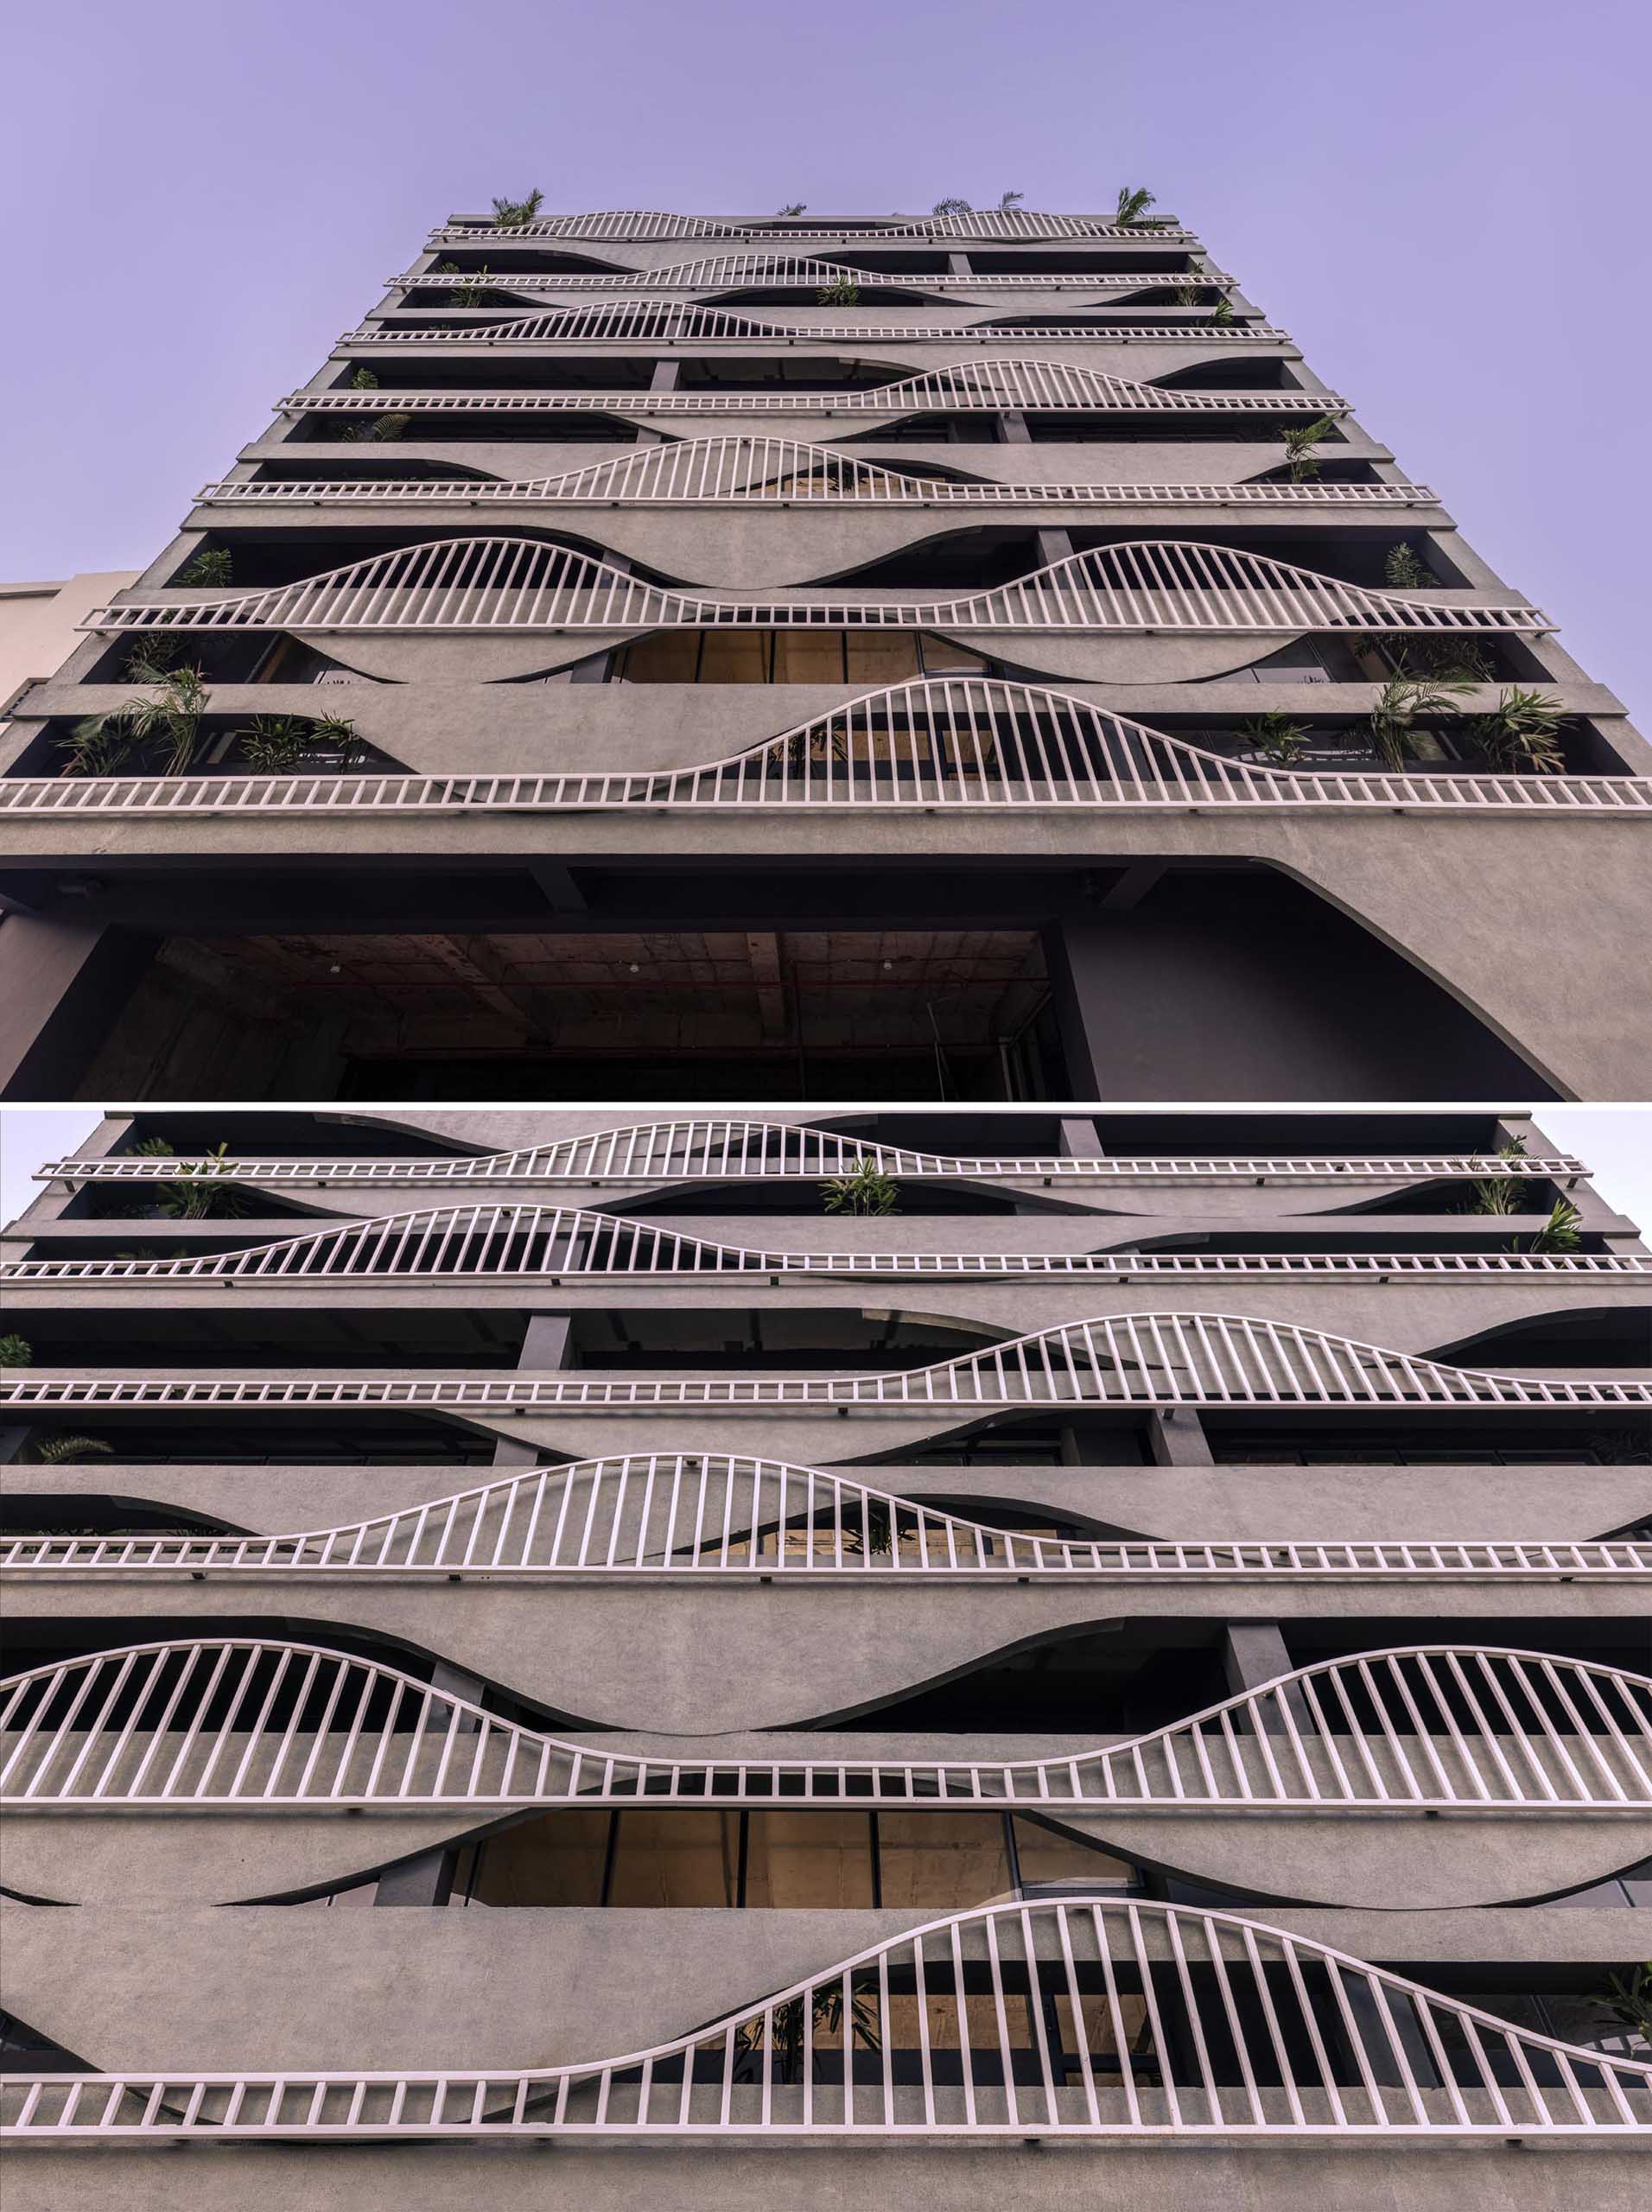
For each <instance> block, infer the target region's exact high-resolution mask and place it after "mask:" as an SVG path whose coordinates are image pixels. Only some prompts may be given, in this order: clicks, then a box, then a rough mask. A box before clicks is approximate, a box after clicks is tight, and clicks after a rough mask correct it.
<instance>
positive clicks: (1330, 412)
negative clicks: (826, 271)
mask: <svg viewBox="0 0 1652 2212" xmlns="http://www.w3.org/2000/svg"><path fill="white" fill-rule="evenodd" d="M1006 408H1011V409H1016V410H1022V409H1025V410H1030V411H1032V412H1033V413H1045V414H1050V413H1061V412H1080V413H1085V414H1130V415H1134V414H1161V415H1247V416H1249V415H1306V416H1309V417H1310V418H1312V419H1317V418H1318V417H1319V416H1343V415H1345V414H1347V412H1348V411H1349V410H1348V402H1347V401H1346V400H1345V399H1339V398H1338V397H1337V396H1336V395H1335V394H1334V393H1332V392H1325V391H1185V390H1184V389H1183V388H1182V387H1181V386H1179V385H1170V386H1166V385H1156V384H1143V383H1141V382H1140V381H1138V380H1136V379H1134V378H1129V377H1115V376H1108V375H1106V374H1105V373H1104V372H1102V370H1100V369H1087V368H1079V367H1075V366H1072V365H1068V364H1066V363H1064V362H1059V361H961V362H957V363H955V364H954V365H952V366H950V367H948V368H944V369H930V370H927V371H925V372H924V373H923V374H922V375H918V376H905V377H892V378H891V379H890V381H889V382H888V383H887V384H884V385H876V386H874V388H873V389H871V390H869V391H809V390H808V389H807V388H806V387H804V388H791V389H788V390H786V391H504V390H494V391H454V390H452V389H451V388H448V387H441V386H438V387H437V388H435V389H434V390H431V391H416V390H412V391H399V390H397V391H384V390H383V389H380V390H378V391H354V390H349V389H346V390H339V391H291V392H289V393H288V394H287V395H286V397H284V398H282V399H278V400H277V401H276V412H277V413H279V414H283V415H378V414H383V413H384V412H386V411H387V410H391V409H394V410H397V412H402V413H410V414H417V415H492V414H511V415H556V414H564V415H569V414H571V415H924V414H944V415H959V414H966V415H967V414H983V413H985V414H1000V413H1001V412H1002V411H1003V410H1005V409H1006Z"/></svg>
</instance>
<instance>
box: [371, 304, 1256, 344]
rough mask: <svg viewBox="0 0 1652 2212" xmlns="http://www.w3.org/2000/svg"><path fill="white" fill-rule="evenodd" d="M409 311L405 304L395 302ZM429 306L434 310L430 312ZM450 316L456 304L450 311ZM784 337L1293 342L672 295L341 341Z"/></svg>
mask: <svg viewBox="0 0 1652 2212" xmlns="http://www.w3.org/2000/svg"><path fill="white" fill-rule="evenodd" d="M392 312H393V313H405V312H408V310H405V309H393V310H392ZM427 312H429V310H427ZM443 312H444V313H447V312H451V310H447V309H444V310H443ZM753 338H758V339H763V338H784V339H787V340H803V341H804V342H805V343H814V342H816V341H819V340H828V341H831V340H840V339H846V340H849V341H850V342H851V343H853V344H855V345H865V344H867V343H874V344H876V343H881V342H884V341H891V342H893V343H895V344H903V345H911V344H913V343H916V342H919V341H921V342H922V343H923V344H924V345H929V344H931V343H933V342H941V343H950V342H951V341H953V340H963V341H964V342H965V343H966V344H969V345H1001V344H1003V343H1004V342H1005V340H1008V339H1017V338H1030V339H1032V340H1037V341H1038V342H1039V343H1041V344H1052V343H1054V342H1055V341H1057V340H1059V341H1060V343H1061V344H1063V345H1064V346H1067V345H1090V344H1092V343H1100V344H1106V345H1115V344H1121V345H1128V344H1130V343H1131V342H1132V341H1133V340H1137V339H1146V340H1150V341H1152V342H1153V343H1156V344H1171V345H1174V344H1185V343H1186V342H1187V341H1188V340H1192V341H1194V342H1195V343H1197V344H1198V345H1201V346H1202V345H1204V342H1205V340H1207V339H1208V340H1211V341H1212V342H1213V343H1214V344H1216V345H1218V346H1229V345H1232V344H1234V343H1236V341H1238V340H1260V341H1261V342H1263V343H1266V344H1268V345H1275V346H1277V345H1286V346H1288V345H1290V344H1291V343H1292V339H1291V334H1290V333H1289V331H1287V330H1281V329H1280V328H1279V327H1277V326H1276V325H1275V324H1274V323H1271V322H1237V321H1235V322H1208V321H1207V322H1191V323H1190V322H1108V323H1081V324H1079V325H1077V327H1073V328H1071V329H1063V328H1058V327H1052V326H1051V324H1049V323H1048V322H982V323H967V322H965V323H961V322H953V323H928V324H925V323H912V322H776V321H773V320H772V319H771V318H770V317H768V316H763V317H761V318H759V317H758V316H756V315H749V314H748V315H736V314H735V313H734V312H733V311H732V310H731V309H730V308H695V307H681V306H677V305H676V304H674V303H673V302H670V301H664V300H643V301H638V302H635V303H634V304H633V303H632V302H629V301H624V300H616V301H613V302H606V301H605V302H602V303H601V304H600V306H597V307H592V308H547V309H546V310H545V311H544V313H543V314H541V315H512V316H511V317H510V318H509V319H508V320H500V319H499V318H497V316H496V319H495V320H494V321H492V322H479V323H444V324H442V325H441V326H439V327H435V328H431V327H429V326H421V327H418V328H416V329H410V328H409V327H406V326H405V325H403V324H398V323H381V322H372V323H361V324H359V325H358V327H356V328H355V329H354V330H347V331H346V332H345V334H344V335H343V336H342V337H341V338H340V340H339V345H340V346H349V347H352V348H353V347H355V346H391V345H395V346H492V345H507V346H509V345H532V346H543V345H567V344H570V343H572V344H583V343H588V342H589V343H595V344H600V345H607V346H611V345H615V344H625V343H627V342H629V341H632V340H637V341H641V342H644V343H647V342H651V341H654V340H664V341H665V342H666V343H668V344H670V343H673V342H675V341H677V340H699V339H705V340H712V341H714V342H715V341H717V340H724V339H733V340H742V341H743V340H747V339H753Z"/></svg>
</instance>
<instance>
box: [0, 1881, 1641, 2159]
mask: <svg viewBox="0 0 1652 2212" xmlns="http://www.w3.org/2000/svg"><path fill="white" fill-rule="evenodd" d="M0 2100H3V2102H0V2121H3V2133H4V2134H5V2136H6V2138H7V2139H9V2140H10V2141H13V2142H15V2143H16V2144H17V2145H19V2146H20V2147H22V2146H26V2145H51V2144H54V2143H60V2142H74V2141H88V2142H117V2143H118V2142H132V2143H139V2142H154V2143H170V2142H188V2141H200V2142H204V2143H209V2144H218V2145H221V2144H229V2143H234V2142H242V2141H249V2142H258V2141H272V2140H273V2141H295V2142H306V2141H316V2142H336V2141H350V2140H360V2141H366V2142H372V2141H398V2140H400V2141H423V2140H451V2139H480V2140H483V2141H490V2140H492V2141H498V2140H500V2139H507V2140H508V2139H523V2140H527V2141H534V2140H547V2139H556V2138H557V2137H559V2136H560V2137H569V2138H588V2137H603V2136H607V2137H616V2138H625V2139H637V2138H648V2137H658V2138H664V2139H668V2140H680V2139H684V2138H695V2137H714V2138H724V2139H727V2138H729V2137H740V2136H753V2137H758V2138H769V2137H773V2138H783V2139H791V2140H797V2139H810V2138H821V2137H824V2138H826V2139H831V2140H835V2141H836V2140H841V2139H844V2138H850V2139H853V2138H855V2137H862V2138H874V2139H875V2138H879V2137H892V2138H897V2139H905V2140H911V2139H922V2138H924V2137H944V2136H958V2137H963V2138H972V2137H985V2138H1003V2137H1013V2139H1017V2140H1020V2141H1026V2140H1036V2139H1042V2138H1045V2137H1055V2138H1075V2137H1076V2138H1081V2139H1082V2138H1090V2139H1097V2138H1099V2139H1125V2140H1139V2141H1147V2142H1172V2141H1175V2140H1178V2139H1193V2140H1200V2141H1206V2140H1213V2139H1220V2140H1224V2141H1229V2142H1239V2143H1244V2142H1252V2141H1255V2142H1259V2143H1268V2144H1272V2143H1276V2142H1280V2141H1288V2140H1293V2139H1327V2140H1332V2139H1344V2138H1348V2139H1361V2140H1363V2141H1366V2142H1369V2143H1372V2144H1375V2143H1379V2142H1395V2141H1414V2140H1419V2139H1433V2138H1439V2139H1490V2138H1495V2139H1502V2140H1503V2141H1508V2140H1509V2139H1517V2140H1519V2141H1521V2142H1524V2141H1526V2140H1527V2139H1528V2138H1533V2139H1539V2140H1541V2139H1545V2138H1548V2137H1556V2138H1563V2139H1566V2140H1567V2141H1568V2142H1569V2143H1573V2144H1576V2145H1583V2144H1585V2143H1587V2142H1588V2141H1590V2140H1591V2139H1598V2140H1600V2141H1601V2142H1602V2143H1603V2144H1617V2143H1622V2142H1625V2141H1628V2140H1630V2139H1642V2138H1643V2137H1644V2136H1645V2135H1646V2133H1647V2131H1648V2130H1649V2129H1652V2064H1649V2063H1648V2062H1647V2060H1646V2059H1644V2058H1639V2057H1635V2056H1629V2055H1628V2054H1627V2052H1626V2051H1623V2050H1605V2049H1603V2048H1600V2047H1598V2046H1595V2045H1591V2044H1566V2043H1561V2042H1560V2041H1559V2040H1558V2039H1557V2038H1555V2037H1551V2036H1543V2035H1539V2034H1538V2033H1536V2032H1535V2031H1533V2030H1532V2029H1529V2028H1526V2027H1522V2026H1516V2025H1515V2024H1512V2023H1510V2022H1509V2020H1507V2019H1504V2018H1500V2017H1499V2016H1498V2015H1497V2014H1496V2013H1495V2012H1486V2011H1484V2010H1483V2009H1481V2008H1480V2007H1478V2006H1476V2005H1467V2004H1465V2003H1464V2002H1462V2001H1461V2000H1460V1999H1457V1998H1452V1997H1443V1996H1441V1995H1440V1994H1439V1992H1438V1991H1435V1990H1433V1989H1429V1988H1427V1987H1426V1986H1423V1985H1422V1984H1420V1983H1419V1982H1416V1981H1412V1980H1406V1979H1404V1978H1403V1977H1401V1975H1399V1974H1394V1973H1391V1972H1389V1971H1388V1970H1387V1969H1386V1968H1384V1967H1375V1966H1368V1965H1366V1964H1365V1963H1364V1962H1363V1961H1360V1960H1358V1959H1356V1958H1352V1957H1350V1955H1348V1954H1347V1953H1346V1952H1344V1951H1337V1950H1333V1949H1332V1948H1331V1946H1330V1945H1329V1944H1325V1943H1320V1942H1314V1941H1313V1940H1312V1938H1310V1937H1307V1936H1295V1935H1291V1934H1288V1933H1287V1932H1286V1931H1285V1930H1283V1929H1277V1928H1271V1927H1269V1926H1268V1924H1267V1923H1265V1922H1261V1921H1258V1920H1253V1919H1249V1918H1242V1917H1240V1916H1238V1915H1237V1914H1235V1913H1231V1912H1210V1911H1205V1910H1198V1909H1196V1908H1194V1907H1192V1906H1190V1905H1162V1904H1141V1903H1138V1902H1137V1901H1136V1900H1135V1899H1134V1898H1130V1899H1125V1898H1120V1897H1091V1898H1084V1899H1071V1900H1058V1899H1039V1900H1035V1901H1029V1902H1027V1903H1020V1902H1012V1903H1002V1904H990V1905H986V1906H982V1907H980V1908H978V1909H977V1910H974V1911H972V1912H960V1913H952V1914H949V1915H947V1916H944V1918H941V1919H938V1920H934V1921H931V1922H928V1923H925V1924H924V1926H922V1927H920V1928H917V1929H912V1930H911V1931H909V1932H905V1933H903V1934H901V1935H899V1936H893V1937H890V1938H886V1940H885V1941H884V1942H880V1943H879V1944H877V1945H875V1946H874V1947H873V1948H870V1949H867V1950H864V1951H861V1952H859V1953H857V1954H856V1955H855V1956H854V1957H853V1958H849V1959H845V1960H844V1961H842V1963H841V1964H840V1965H836V1966H833V1967H830V1968H829V1970H827V1971H826V1972H824V1973H822V1974H816V1975H814V1976H812V1977H811V1978H810V1979H808V1980H804V1981H800V1982H797V1983H795V1984H794V1985H793V1986H791V1987H790V1988H789V1989H785V1990H782V1991H779V1992H777V1993H776V1994H775V1995H774V1996H772V1997H770V1998H767V1999H760V2000H759V2001H757V2002H756V2003H748V2004H747V2005H742V2006H741V2007H740V2008H739V2009H738V2010H737V2011H734V2012H730V2013H728V2014H727V2015H725V2016H724V2017H723V2018H720V2019H717V2020H714V2021H713V2022H711V2023H710V2024H708V2025H707V2026H704V2027H701V2028H697V2029H696V2030H694V2031H692V2032H690V2033H689V2034H688V2035H684V2036H681V2037H676V2038H674V2039H672V2040H670V2041H668V2042H664V2043H660V2044H654V2045H653V2046H651V2048H649V2049H646V2050H633V2051H630V2052H628V2053H626V2055H625V2056H623V2057H619V2058H611V2059H607V2060H602V2061H592V2062H588V2063H574V2064H569V2065H562V2066H555V2067H542V2068H537V2069H532V2070H531V2071H530V2070H521V2071H515V2070H511V2069H495V2070H492V2071H486V2070H484V2071H473V2070H468V2069H463V2068H449V2067H441V2068H435V2069H405V2070H403V2071H401V2072H396V2071H391V2072H365V2073H364V2072H353V2071H350V2070H347V2069H346V2070H334V2071H316V2070H315V2069H305V2068H302V2067H281V2068H277V2069H273V2070H270V2069H265V2070H259V2069H245V2070H242V2071H239V2072H234V2071H232V2072H227V2073H202V2072H195V2071H192V2070H190V2069H183V2070H181V2071H178V2072H173V2073H160V2074H156V2073H146V2072H137V2073H124V2074H90V2075H89V2074H59V2075H29V2074H22V2075H10V2076H8V2077H6V2078H5V2079H4V2081H3V2083H0ZM409 2178H410V2177H409ZM1578 2184H1579V2187H1580V2188H1582V2189H1585V2190H1586V2188H1587V2186H1588V2177H1587V2176H1586V2175H1585V2174H1580V2175H1579V2177H1578Z"/></svg>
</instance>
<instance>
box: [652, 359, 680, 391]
mask: <svg viewBox="0 0 1652 2212" xmlns="http://www.w3.org/2000/svg"><path fill="white" fill-rule="evenodd" d="M681 366H682V364H681V362H679V361H656V362H655V364H654V373H653V376H652V378H651V380H650V382H649V386H648V389H649V390H650V391H676V390H677V371H678V369H679V368H680V367H681Z"/></svg>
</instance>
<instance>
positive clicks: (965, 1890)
mask: <svg viewBox="0 0 1652 2212" xmlns="http://www.w3.org/2000/svg"><path fill="white" fill-rule="evenodd" d="M878 1865H879V1870H880V1875H881V1886H882V1895H883V1902H884V1904H886V1905H888V1906H890V1907H892V1908H893V1909H896V1910H905V1909H907V1908H908V1907H910V1908H912V1909H913V1910H917V1911H919V1912H945V1911H950V1910H954V1909H955V1908H956V1909H960V1910H962V1909H965V1908H967V1907H969V1906H970V1905H976V1904H988V1903H989V1902H990V1900H991V1899H993V1898H994V1897H1007V1896H1008V1895H1009V1894H1010V1892H1011V1891H1012V1889H1013V1881H1012V1878H1011V1875H1010V1865H1009V1846H1008V1839H1007V1835H1006V1833H1005V1827H1004V1816H1003V1815H1002V1814H1001V1813H891V1812H883V1811H880V1813H879V1815H878Z"/></svg>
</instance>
